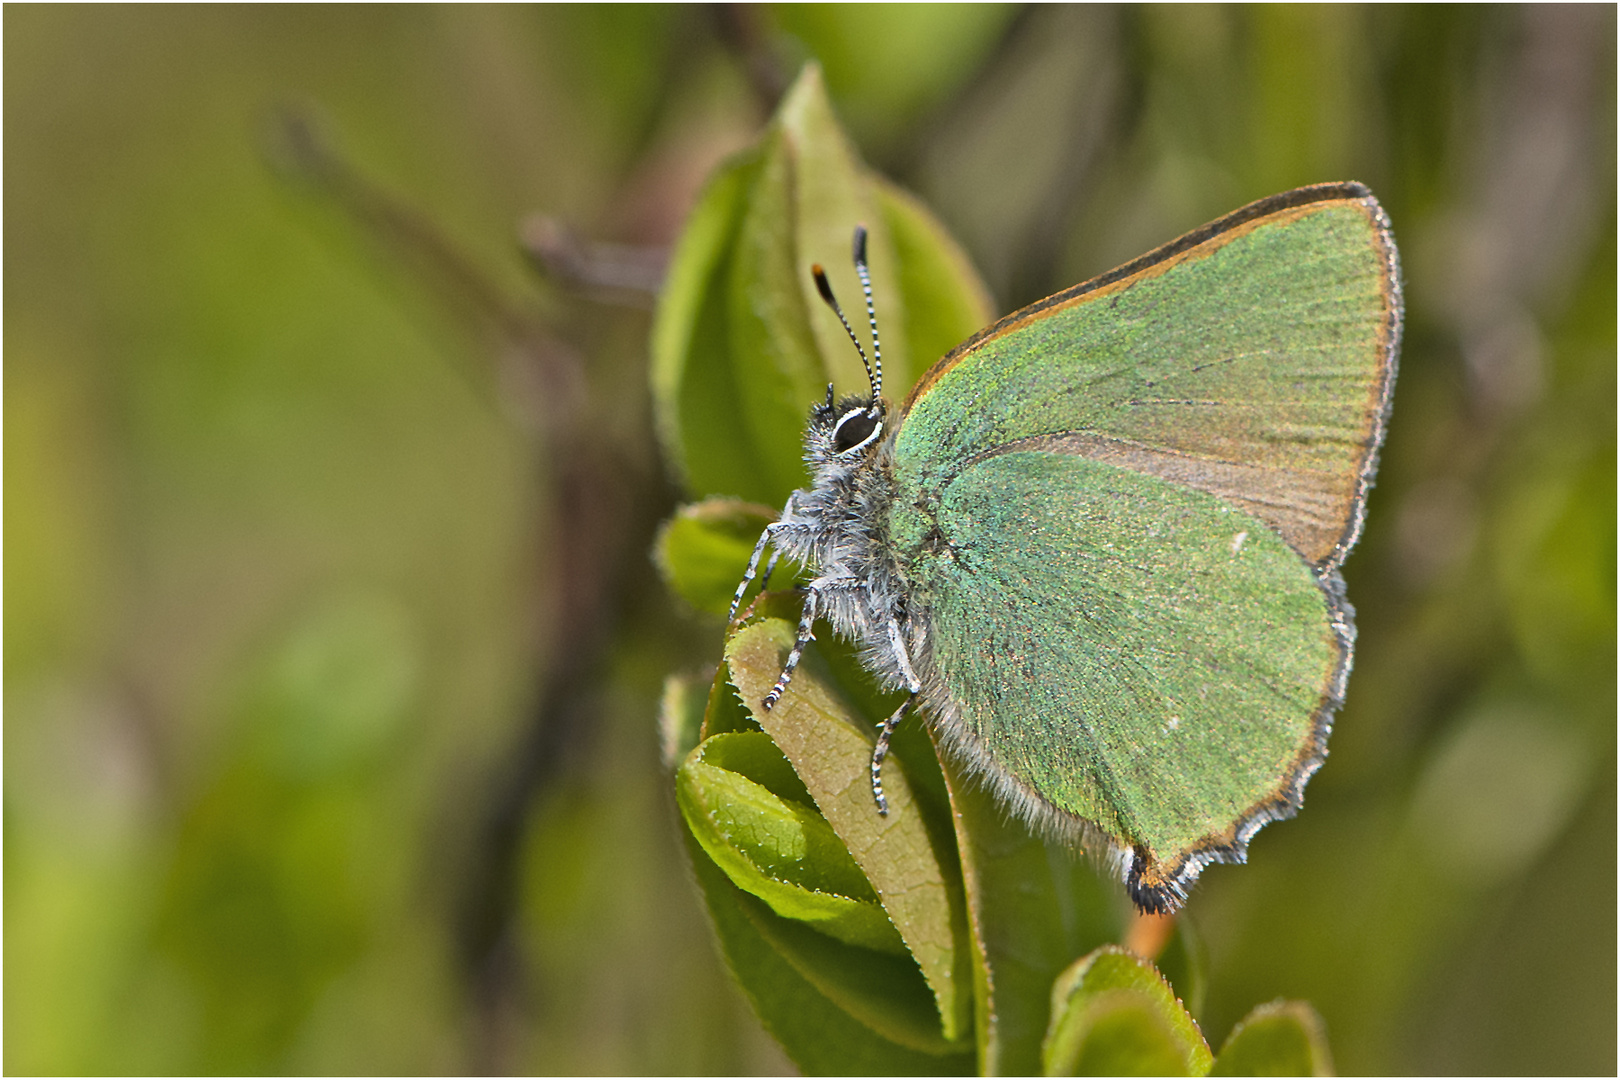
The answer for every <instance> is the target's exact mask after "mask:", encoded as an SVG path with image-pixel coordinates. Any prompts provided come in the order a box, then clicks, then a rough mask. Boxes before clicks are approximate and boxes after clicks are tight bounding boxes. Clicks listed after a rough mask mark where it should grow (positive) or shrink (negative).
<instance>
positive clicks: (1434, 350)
mask: <svg viewBox="0 0 1620 1080" xmlns="http://www.w3.org/2000/svg"><path fill="white" fill-rule="evenodd" d="M4 20H5V25H4V28H5V31H6V33H5V62H6V63H5V84H4V85H5V151H6V166H7V168H6V172H5V181H6V182H5V227H6V235H5V241H6V242H5V309H4V310H5V317H6V318H5V367H4V374H5V386H4V390H5V472H4V478H5V485H6V487H5V559H6V563H5V586H6V595H5V652H4V661H5V699H4V704H5V728H4V732H5V734H4V751H5V765H4V767H5V773H4V779H5V788H4V799H5V801H4V815H5V816H4V828H5V831H4V841H5V851H4V858H5V862H4V870H5V893H4V899H5V1016H4V1019H5V1034H6V1040H5V1053H4V1066H5V1069H6V1070H7V1071H8V1072H46V1073H51V1072H113V1073H127V1072H182V1073H183V1072H242V1073H253V1072H288V1071H291V1072H379V1071H380V1072H403V1073H409V1072H424V1071H425V1072H458V1071H469V1070H476V1071H488V1072H541V1073H572V1072H585V1073H601V1072H626V1073H639V1072H655V1073H685V1072H700V1073H706V1072H721V1073H725V1072H773V1071H781V1070H785V1069H787V1067H788V1066H787V1062H786V1059H785V1058H784V1057H782V1055H781V1054H780V1052H779V1051H778V1050H777V1049H776V1048H775V1046H774V1045H773V1044H772V1043H771V1042H770V1040H769V1039H768V1037H767V1036H765V1035H764V1034H763V1033H762V1032H761V1031H760V1029H759V1027H758V1025H757V1023H756V1022H755V1021H754V1019H753V1018H752V1016H751V1015H750V1013H749V1012H748V1009H747V1007H746V1005H745V1004H744V1003H743V1002H742V1000H741V998H740V995H739V994H738V993H737V992H736V991H735V990H734V989H732V987H731V985H730V983H729V980H728V977H727V975H726V974H725V972H724V970H723V968H722V966H721V963H720V961H719V959H718V957H717V954H716V952H715V950H714V948H713V945H712V943H711V940H710V934H709V930H708V928H707V926H706V924H705V921H704V916H703V914H702V910H701V905H700V901H699V899H698V896H697V894H696V891H695V890H694V888H693V887H692V885H691V883H690V881H689V880H688V878H687V873H686V870H685V867H684V864H683V856H682V854H681V851H680V848H679V842H678V839H677V833H676V831H675V826H674V817H673V813H674V811H673V800H672V799H671V797H670V791H669V782H668V778H667V776H666V775H665V774H664V772H663V771H662V768H661V766H660V765H659V758H658V746H657V735H656V725H655V722H654V716H655V713H656V709H657V703H658V695H659V692H660V686H661V683H662V679H663V677H664V675H665V674H666V673H667V672H668V671H670V670H672V669H686V668H691V669H695V668H698V667H700V666H701V665H702V664H704V663H705V662H711V661H712V660H713V659H714V657H715V655H716V652H717V649H718V643H719V638H720V627H719V626H718V625H717V624H715V623H712V622H705V621H703V620H701V619H699V618H697V617H696V616H694V615H692V614H691V613H689V612H684V611H681V610H679V609H678V607H677V605H676V603H675V602H674V601H672V600H671V599H669V598H668V597H667V596H666V595H665V593H664V592H663V590H662V588H661V586H660V585H659V583H658V581H657V578H656V575H655V573H654V571H653V570H652V567H651V564H650V561H649V559H648V557H647V552H648V549H649V547H650V545H651V540H652V529H653V527H654V525H655V524H656V522H657V521H658V520H659V518H660V517H662V516H664V515H665V514H667V513H668V512H669V510H670V509H671V508H672V507H673V505H674V504H675V501H676V500H677V498H678V497H679V493H677V492H676V491H674V490H673V489H672V487H671V486H670V484H669V481H668V480H666V479H664V476H663V472H662V470H661V466H660V465H659V463H658V462H657V460H656V456H655V452H654V450H653V449H652V437H651V431H650V427H649V419H648V408H647V401H646V389H645V387H646V380H645V373H644V372H645V338H646V331H647V324H648V309H649V305H650V297H649V294H648V292H647V290H646V287H645V286H646V285H647V283H648V281H649V280H650V275H649V270H654V271H655V270H656V260H657V258H658V255H659V252H660V251H661V250H662V249H663V248H664V247H665V246H666V245H667V244H668V243H669V242H670V240H671V239H672V238H673V237H674V235H675V234H676V232H677V230H678V228H679V224H680V221H681V217H682V215H683V214H684V212H685V210H686V209H687V207H688V206H689V205H690V203H691V200H692V198H693V197H694V194H695V191H696V188H697V185H698V184H699V183H700V182H701V180H702V178H703V176H704V174H705V173H706V171H707V170H708V169H709V168H710V167H712V165H713V164H714V163H715V162H716V161H718V160H719V159H720V157H722V156H723V155H724V154H725V153H727V152H729V151H731V150H733V149H736V148H737V147H739V146H741V145H743V144H745V143H746V142H747V140H748V139H749V138H750V137H751V136H752V134H753V133H754V132H755V131H756V130H757V128H758V125H759V124H760V123H761V122H762V120H763V119H764V118H765V117H766V116H767V115H768V114H769V111H770V109H771V107H772V106H773V104H774V99H775V95H777V94H779V93H780V92H781V90H782V88H783V87H785V85H786V84H787V82H788V80H790V79H791V78H792V76H793V75H794V74H795V73H796V71H797V69H798V66H799V65H800V63H802V62H803V61H804V60H805V59H807V58H811V57H814V58H818V59H819V60H820V61H821V62H822V64H823V65H824V67H825V71H826V74H827V79H828V83H829V86H830V87H831V89H832V91H833V94H834V97H835V100H836V102H837V104H838V106H839V108H840V110H841V112H842V115H843V117H844V119H845V121H846V123H847V124H848V125H849V127H850V129H851V131H852V132H853V133H854V135H855V137H856V139H857V141H858V142H859V144H860V146H861V149H862V152H863V153H864V154H865V155H866V157H867V159H868V161H870V162H871V163H872V164H873V165H874V166H875V167H877V168H879V169H881V170H882V171H884V172H885V173H887V174H888V175H890V176H891V177H893V178H894V179H896V180H897V181H899V182H900V183H902V184H903V185H905V186H907V187H909V188H910V189H912V190H913V191H915V192H917V193H918V194H919V195H921V196H922V197H923V198H924V199H925V200H926V201H927V202H928V203H929V204H930V205H931V206H932V207H933V208H934V209H935V210H936V212H937V213H938V214H939V215H940V216H941V218H942V219H943V220H944V221H945V223H946V224H947V225H948V226H949V227H950V228H951V229H952V230H953V231H954V232H955V233H956V235H957V236H958V237H959V238H960V239H961V240H962V242H963V243H964V244H965V246H966V247H967V249H968V251H969V252H970V254H971V255H972V256H973V258H974V260H975V261H976V263H977V265H978V266H979V267H980V269H981V271H982V272H983V273H984V275H985V278H986V280H987V282H988V283H989V285H990V287H991V289H992V291H993V293H994V295H995V298H996V301H997V304H998V306H999V307H1000V308H1002V309H1003V310H1011V309H1013V308H1014V307H1016V306H1018V305H1021V304H1023V303H1026V302H1028V301H1031V300H1033V299H1036V298H1038V297H1040V296H1042V295H1044V294H1046V293H1049V292H1052V291H1055V290H1056V289H1058V288H1061V287H1064V286H1067V285H1069V284H1072V283H1074V282H1076V281H1079V280H1081V279H1083V278H1085V277H1088V276H1091V275H1093V274H1095V273H1098V272H1101V271H1103V270H1106V269H1108V268H1110V267H1111V266H1113V265H1115V264H1117V263H1119V262H1122V261H1124V260H1126V259H1128V258H1130V257H1132V256H1134V255H1137V254H1139V253H1141V252H1143V251H1145V250H1147V249H1148V248H1149V247H1152V246H1154V245H1156V244H1158V243H1160V242H1162V241H1164V240H1167V239H1170V238H1171V237H1173V236H1175V235H1177V234H1179V233H1180V232H1182V231H1185V230H1186V229H1189V228H1192V227H1194V226H1197V225H1199V224H1202V223H1203V222H1205V221H1207V220H1209V219H1211V218H1213V217H1216V216H1218V215H1219V214H1222V213H1224V212H1226V211H1228V210H1231V209H1233V208H1235V207H1237V206H1239V205H1241V204H1242V203H1244V202H1246V201H1248V200H1250V199H1254V198H1257V197H1260V196H1263V195H1267V194H1271V193H1273V192H1276V191H1281V190H1284V189H1286V188H1290V187H1294V186H1298V185H1300V184H1304V183H1309V182H1315V181H1322V180H1344V179H1356V180H1361V181H1364V182H1366V183H1368V184H1370V185H1371V186H1372V188H1373V190H1374V191H1375V192H1377V193H1378V195H1379V197H1380V198H1381V199H1382V200H1383V202H1384V205H1385V206H1386V208H1387V209H1388V210H1389V213H1390V216H1391V218H1392V219H1393V221H1394V226H1395V233H1396V236H1397V239H1398V241H1399V243H1400V245H1401V251H1402V255H1403V257H1404V260H1405V268H1406V283H1407V299H1408V322H1407V333H1406V345H1405V349H1404V354H1403V356H1402V370H1401V375H1400V381H1399V383H1398V385H1397V393H1396V401H1395V414H1394V419H1393V424H1392V427H1391V428H1390V434H1389V441H1388V445H1387V448H1386V451H1385V455H1384V463H1383V470H1382V472H1381V474H1380V478H1379V479H1380V483H1379V486H1378V488H1377V489H1376V490H1375V491H1374V493H1373V496H1372V503H1371V512H1370V520H1369V527H1368V530H1367V534H1366V538H1365V540H1364V542H1363V544H1362V546H1361V548H1360V549H1359V550H1358V551H1357V552H1356V554H1355V555H1354V556H1353V557H1352V558H1351V560H1350V562H1349V565H1348V566H1347V568H1346V572H1345V576H1346V578H1347V579H1348V580H1349V585H1350V594H1351V597H1352V598H1353V600H1354V601H1355V603H1356V605H1357V608H1358V610H1359V612H1360V618H1359V624H1360V630H1361V637H1360V648H1359V651H1358V657H1357V665H1356V672H1355V675H1354V677H1353V679H1352V680H1351V684H1350V693H1349V702H1348V705H1347V707H1346V708H1345V710H1344V712H1343V714H1342V715H1341V717H1340V720H1339V722H1338V724H1337V729H1336V731H1335V734H1334V738H1333V743H1332V750H1333V754H1332V757H1331V758H1330V759H1329V761H1328V764H1327V765H1326V767H1325V768H1324V769H1323V770H1322V771H1321V773H1319V774H1318V776H1317V777H1316V778H1315V779H1314V780H1313V781H1312V783H1311V786H1310V791H1309V798H1308V800H1307V805H1306V809H1305V811H1304V813H1303V814H1302V815H1301V816H1300V817H1299V818H1298V819H1297V820H1296V821H1294V822H1291V823H1288V824H1284V825H1277V826H1273V827H1272V828H1269V829H1267V830H1265V831H1264V832H1262V833H1261V834H1260V836H1259V837H1258V839H1257V840H1256V842H1255V843H1254V845H1253V847H1252V849H1251V864H1250V865H1249V866H1248V867H1246V868H1234V867H1216V868H1213V869H1211V870H1210V871H1209V872H1207V873H1206V875H1205V880H1204V882H1203V883H1201V884H1200V886H1199V888H1198V890H1197V892H1196V894H1195V895H1194V897H1193V899H1192V902H1191V904H1190V905H1189V909H1188V911H1189V914H1188V916H1187V917H1188V918H1189V919H1190V920H1191V921H1192V922H1193V923H1194V924H1195V926H1196V928H1197V930H1198V931H1199V932H1200V934H1201V936H1202V937H1203V939H1204V940H1205V942H1206V943H1207V945H1208V949H1209V953H1210V971H1211V984H1210V993H1209V998H1208V1004H1207V1005H1206V1007H1205V1009H1204V1012H1203V1015H1201V1016H1200V1017H1199V1020H1200V1022H1201V1023H1202V1024H1203V1026H1204V1029H1205V1033H1206V1035H1207V1036H1209V1038H1210V1039H1211V1040H1212V1041H1213V1042H1215V1043H1216V1044H1217V1045H1218V1044H1219V1042H1220V1040H1221V1039H1223V1038H1224V1036H1225V1034H1226V1032H1227V1030H1228V1029H1229V1028H1230V1026H1231V1024H1232V1023H1233V1022H1234V1021H1235V1020H1236V1019H1237V1018H1238V1017H1239V1016H1241V1015H1242V1014H1243V1013H1244V1012H1246V1011H1247V1010H1248V1009H1249V1008H1250V1007H1251V1006H1252V1005H1254V1004H1255V1003H1257V1002H1260V1001H1265V1000H1270V999H1271V998H1275V997H1279V996H1287V997H1299V998H1306V999H1308V1000H1310V1001H1311V1002H1313V1003H1314V1004H1315V1006H1316V1007H1317V1008H1318V1009H1319V1010H1320V1012H1321V1013H1322V1015H1323V1017H1324V1018H1325V1019H1326V1022H1327V1025H1328V1030H1329V1036H1330V1039H1331V1042H1332V1046H1333V1052H1334V1055H1335V1058H1336V1061H1337V1064H1338V1066H1339V1068H1340V1069H1341V1070H1343V1071H1345V1072H1351V1073H1357V1072H1433V1073H1452V1072H1461V1073H1503V1072H1506V1073H1547V1072H1573V1073H1596V1074H1602V1073H1613V1072H1614V1070H1615V1068H1616V1037H1615V1035H1616V1030H1615V1015H1616V988H1615V979H1616V967H1615V957H1616V936H1615V932H1616V931H1615V928H1616V893H1615V888H1616V862H1615V854H1616V833H1615V823H1616V805H1615V775H1616V760H1615V730H1616V722H1615V721H1616V712H1615V700H1616V699H1615V690H1616V672H1615V656H1616V643H1615V551H1616V549H1615V490H1616V477H1615V459H1616V447H1615V401H1616V386H1615V372H1616V352H1615V326H1616V312H1615V296H1616V281H1615V263H1616V250H1615V235H1616V218H1615V197H1614V192H1615V187H1616V176H1615V121H1616V117H1615V111H1614V107H1615V98H1616V85H1615V39H1616V25H1615V9H1614V8H1613V7H1612V6H1594V7H1581V8H1556V7H1541V6H1536V7H1526V8H1514V7H1492V8H1473V7H1435V8H1428V7H1425V8H1409V7H1378V8H1325V7H1310V8H1292V7H1266V8H1253V9H1250V8H1180V7H1151V8H1140V9H1135V8H1133V9H1115V8H1105V7H1095V8H1092V7H1088V8H1078V9H1077V8H1062V7H1043V8H1035V9H1020V8H1013V7H940V8H932V7H926V6H919V7H906V8H895V7H848V8H822V7H794V8H782V9H767V8H701V7H692V8H663V7H612V8H598V7H542V8H538V9H524V8H496V9H487V8H471V9H469V8H460V7H458V8H453V9H451V8H435V7H411V8H393V7H363V8H309V7H293V8H281V7H268V8H266V7H228V8H214V7H202V8H193V7H187V8H183V9H176V8H164V7H155V8H154V7H145V8H121V7H120V8H107V7H16V6H12V7H8V8H7V9H6V11H5V14H4ZM536 214H539V215H545V216H544V217H535V216H534V215H536ZM570 230H571V231H570ZM520 237H525V238H527V242H528V246H529V248H530V249H531V254H530V255H528V256H526V255H525V254H524V252H523V248H522V245H521V244H520ZM604 245H607V246H604ZM534 252H538V253H539V255H540V256H541V257H535V255H534ZM698 494H702V493H698Z"/></svg>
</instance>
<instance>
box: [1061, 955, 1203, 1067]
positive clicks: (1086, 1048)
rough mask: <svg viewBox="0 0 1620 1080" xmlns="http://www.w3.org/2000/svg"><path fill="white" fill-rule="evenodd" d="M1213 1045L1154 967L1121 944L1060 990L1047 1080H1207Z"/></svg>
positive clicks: (1071, 973) (1076, 967)
mask: <svg viewBox="0 0 1620 1080" xmlns="http://www.w3.org/2000/svg"><path fill="white" fill-rule="evenodd" d="M1210 1060H1211V1058H1210V1052H1209V1045H1208V1044H1207V1043H1205V1042H1204V1037H1203V1035H1202V1034H1200V1033H1199V1031H1198V1025H1197V1023H1195V1022H1194V1021H1193V1018H1192V1017H1191V1016H1189V1015H1188V1014H1187V1010H1186V1009H1184V1008H1182V1007H1181V1002H1179V1001H1178V1000H1176V996H1175V994H1174V993H1173V992H1172V991H1171V989H1170V984H1169V983H1167V982H1165V981H1164V977H1163V976H1161V975H1160V974H1159V973H1158V971H1157V970H1155V969H1154V967H1153V965H1152V964H1150V963H1148V962H1147V961H1146V960H1143V959H1142V958H1141V957H1139V956H1137V955H1136V954H1134V953H1132V952H1129V951H1127V950H1125V949H1123V948H1120V947H1119V946H1117V945H1109V946H1104V947H1103V948H1100V949H1097V950H1096V951H1095V952H1092V953H1090V954H1089V955H1087V956H1084V957H1082V958H1081V959H1079V960H1077V961H1076V962H1075V963H1074V964H1073V965H1072V966H1071V967H1070V968H1069V969H1068V970H1067V971H1065V972H1064V973H1063V974H1062V976H1060V977H1059V978H1058V980H1057V981H1056V982H1054V983H1053V984H1052V1021H1051V1025H1050V1026H1049V1028H1048V1029H1047V1033H1046V1040H1045V1042H1044V1044H1043V1045H1042V1047H1041V1065H1042V1071H1043V1072H1044V1073H1045V1075H1047V1076H1203V1075H1204V1074H1205V1073H1207V1072H1208V1071H1209V1066H1210Z"/></svg>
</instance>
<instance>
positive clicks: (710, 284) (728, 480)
mask: <svg viewBox="0 0 1620 1080" xmlns="http://www.w3.org/2000/svg"><path fill="white" fill-rule="evenodd" d="M758 171H759V154H758V152H757V151H755V150H749V151H745V152H743V153H741V154H739V155H737V156H736V157H733V158H731V159H730V160H729V161H727V162H726V163H725V164H724V165H722V166H721V167H720V169H719V170H718V171H717V172H716V173H715V175H714V176H713V177H711V178H710V180H709V183H708V186H707V187H705V188H704V191H703V194H702V195H701V196H700V197H699V199H698V203H697V206H696V207H695V208H694V209H693V211H692V213H691V215H690V216H689V217H688V218H687V221H686V227H685V229H684V230H683V231H682V233H681V238H680V241H679V242H678V243H677V244H676V246H675V252H674V255H673V257H672V258H671V260H670V266H669V271H668V273H667V275H666V276H665V279H664V287H663V290H662V291H661V292H660V293H659V297H658V311H657V313H656V314H655V316H654V319H653V329H652V336H651V353H652V360H651V380H652V397H653V408H654V416H655V418H656V421H657V426H658V436H659V441H660V442H661V443H662V444H663V448H664V459H665V460H666V461H668V462H669V463H670V466H671V468H673V469H674V471H675V473H676V475H677V476H679V477H680V478H681V479H682V480H683V481H684V482H685V484H686V486H687V489H688V490H691V491H698V492H703V493H726V494H732V495H747V496H751V497H754V498H760V497H762V496H764V495H765V494H766V493H768V491H769V489H768V487H767V486H766V484H765V482H764V480H763V478H762V475H761V473H760V471H759V469H758V468H757V458H756V456H755V455H754V454H752V453H748V452H746V451H747V449H748V448H747V447H744V446H740V445H739V432H738V428H737V423H738V421H737V418H738V416H739V415H740V414H741V413H742V399H741V396H740V394H739V391H738V388H737V386H736V376H735V374H734V371H735V368H736V366H737V365H736V361H735V358H734V357H733V356H732V353H731V333H730V329H729V326H728V320H727V317H726V307H725V298H726V295H727V289H728V283H729V281H730V279H731V275H732V262H733V256H734V252H735V249H736V244H737V232H738V229H739V227H740V225H741V222H742V215H743V210H744V206H745V195H746V194H747V192H748V191H749V189H750V188H751V186H752V184H753V181H754V177H755V175H756V174H757V173H758Z"/></svg>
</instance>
